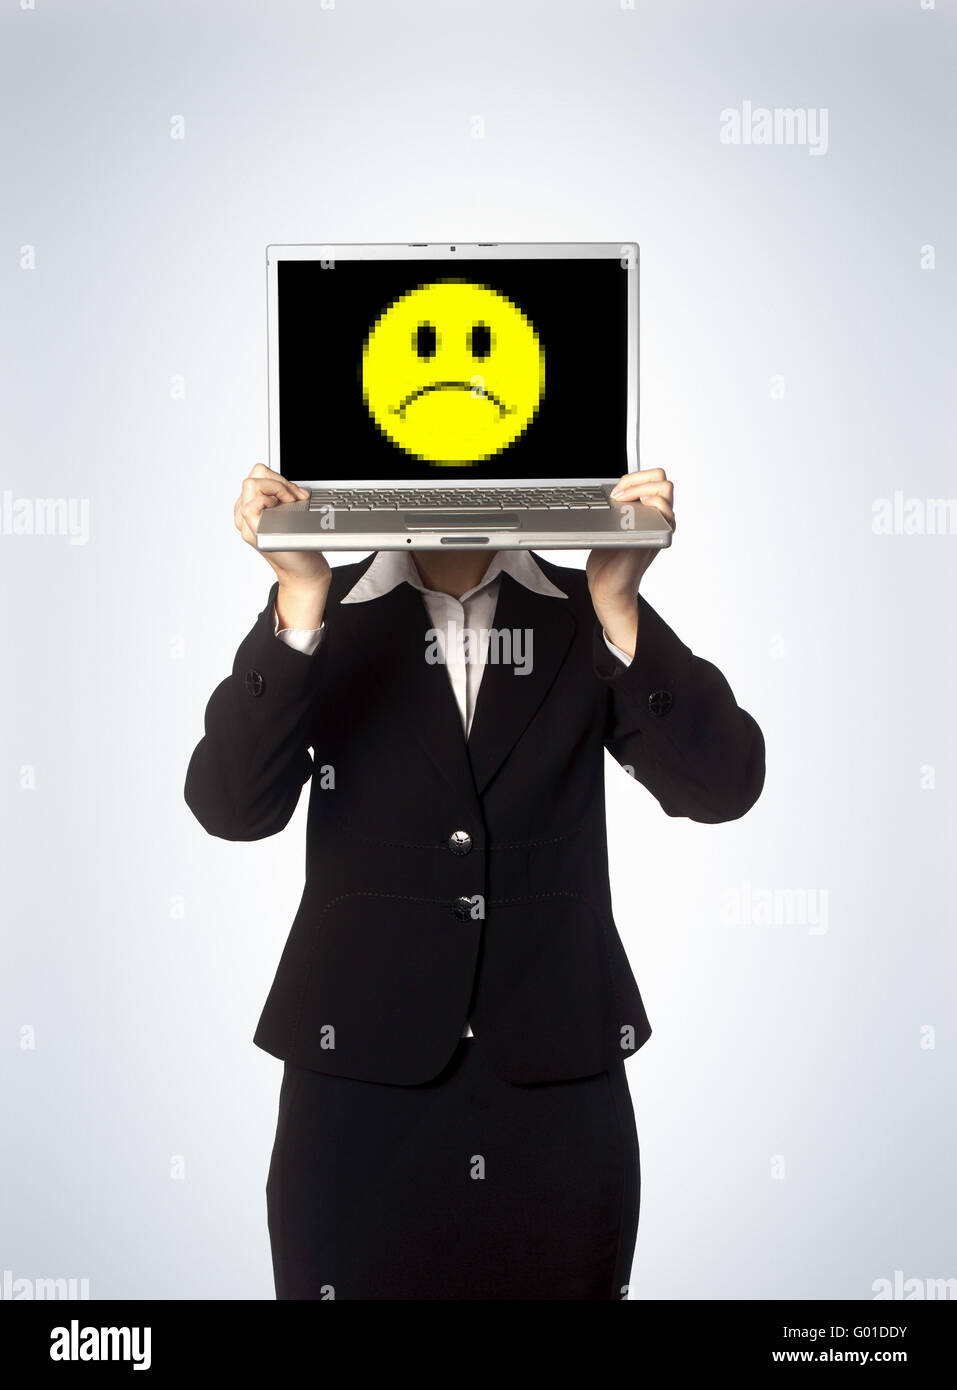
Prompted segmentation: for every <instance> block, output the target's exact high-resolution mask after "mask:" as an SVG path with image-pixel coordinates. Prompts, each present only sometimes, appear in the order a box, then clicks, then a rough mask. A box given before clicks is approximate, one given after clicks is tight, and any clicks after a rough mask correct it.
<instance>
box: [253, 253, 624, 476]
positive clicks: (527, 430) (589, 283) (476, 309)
mask: <svg viewBox="0 0 957 1390" xmlns="http://www.w3.org/2000/svg"><path fill="white" fill-rule="evenodd" d="M638 256H639V252H638V246H637V244H636V243H634V242H614V243H611V242H608V243H605V242H602V243H581V244H579V243H559V242H551V243H511V244H509V243H504V242H503V243H497V244H488V243H479V244H477V245H466V244H463V243H460V242H448V243H439V244H428V245H426V244H417V243H414V244H408V245H379V246H373V245H368V246H367V245H343V244H336V245H300V246H269V247H267V248H266V266H267V310H268V349H269V465H270V467H271V468H273V469H275V470H276V471H277V472H279V473H282V474H284V475H285V476H286V477H288V478H291V479H295V480H297V481H301V482H308V483H312V484H316V483H324V484H328V485H330V486H356V485H363V484H370V483H371V484H382V485H387V484H392V485H397V486H401V487H404V486H410V485H418V486H422V485H437V486H441V487H442V488H445V489H448V488H451V487H463V486H464V487H468V486H474V485H475V484H476V482H479V481H480V482H481V483H482V485H483V486H486V487H491V486H495V485H496V484H508V485H510V486H513V487H514V486H515V485H516V484H519V485H527V484H533V483H539V482H552V481H561V482H569V483H579V482H585V483H594V482H605V481H608V480H611V479H613V478H617V477H618V476H619V475H620V474H622V473H626V472H633V471H634V470H635V469H637V468H638V467H639V462H638V281H639V275H638Z"/></svg>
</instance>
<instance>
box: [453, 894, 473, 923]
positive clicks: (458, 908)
mask: <svg viewBox="0 0 957 1390" xmlns="http://www.w3.org/2000/svg"><path fill="white" fill-rule="evenodd" d="M452 911H453V913H454V914H455V916H456V917H457V918H458V920H459V921H460V922H467V921H468V919H469V918H470V917H471V915H472V899H471V898H456V899H455V902H454V903H453V904H452Z"/></svg>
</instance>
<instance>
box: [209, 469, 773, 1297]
mask: <svg viewBox="0 0 957 1390" xmlns="http://www.w3.org/2000/svg"><path fill="white" fill-rule="evenodd" d="M304 491H305V490H304V489H301V488H299V487H298V486H297V485H296V484H294V483H289V482H287V481H286V480H285V479H284V478H282V477H280V476H279V475H278V474H276V473H273V472H272V471H271V470H269V469H267V468H265V467H264V466H263V465H262V464H257V465H256V467H255V468H254V469H253V471H252V473H251V474H250V475H249V477H248V478H247V479H245V481H244V483H243V488H242V493H241V496H240V498H239V499H238V500H237V502H236V507H235V523H236V526H237V528H238V529H239V531H240V533H241V534H242V536H243V538H244V539H245V540H246V541H247V542H249V543H250V544H251V545H253V546H255V543H256V529H257V526H258V520H259V517H260V515H261V513H262V511H263V509H264V508H265V507H271V506H275V505H277V503H279V502H286V501H298V500H300V498H301V497H302V496H303V494H304ZM618 495H619V496H620V498H621V499H622V500H623V501H626V502H631V503H633V504H634V505H636V506H654V507H657V508H658V509H659V510H660V511H661V512H662V513H663V514H664V515H665V516H666V517H667V519H668V521H669V522H670V524H671V525H672V526H674V524H675V523H674V512H673V487H672V484H671V483H670V482H669V481H668V480H667V478H666V477H665V475H664V473H663V471H662V470H661V469H648V470H645V471H643V472H640V473H635V474H631V475H629V476H627V477H625V478H623V479H622V480H621V482H620V483H619V487H618ZM655 553H656V552H655V551H653V550H642V549H623V550H620V551H596V552H594V553H593V554H592V555H591V556H590V557H589V560H588V564H587V567H586V571H585V572H584V573H582V572H581V571H578V570H572V569H567V568H564V567H559V566H557V565H553V564H551V563H550V562H548V561H545V560H542V559H540V558H538V557H533V556H532V555H530V554H529V553H527V552H518V551H505V552H498V553H496V554H494V555H492V556H491V557H490V556H489V554H488V553H487V552H465V553H463V552H455V553H434V552H425V553H420V554H418V555H417V556H416V557H415V559H414V561H413V557H412V556H411V555H410V554H407V553H404V552H400V553H387V552H382V553H380V554H378V555H375V556H373V557H371V558H370V559H366V560H363V561H361V562H359V563H358V564H353V565H344V566H340V567H337V569H336V570H334V571H333V570H331V569H330V567H329V565H328V563H327V562H326V560H325V559H324V557H323V556H322V555H320V554H318V553H315V552H288V553H275V552H273V553H266V554H265V558H266V559H267V561H268V562H269V564H270V565H271V566H272V568H273V570H274V571H275V574H276V582H275V583H274V584H273V586H272V588H271V590H270V594H269V599H268V601H267V604H266V606H265V607H264V609H263V610H262V611H261V612H260V614H259V616H258V618H257V620H256V623H255V624H254V625H253V627H252V629H251V630H250V632H249V633H248V634H247V636H246V637H245V638H244V639H243V642H242V643H241V644H240V647H239V650H238V652H237V654H236V659H235V661H234V664H233V670H232V672H231V674H230V675H229V676H228V677H227V678H226V680H224V681H223V682H222V684H221V685H220V686H219V687H218V688H217V689H216V691H215V692H214V693H213V695H212V697H211V699H210V701H209V704H208V706H207V710H206V720H205V733H204V736H203V738H202V739H201V740H200V742H199V744H198V745H197V747H196V749H195V751H194V753H193V756H192V759H191V761H190V765H189V769H188V772H187V777H186V787H185V795H186V800H187V803H188V804H189V806H190V808H191V810H192V811H193V813H194V814H195V815H196V817H197V819H198V820H199V821H200V823H201V824H202V825H203V826H204V827H205V829H206V830H207V831H209V833H211V834H214V835H218V836H221V837H223V838H226V839H232V840H253V839H260V838H262V837H264V836H267V835H272V834H275V833H276V832H278V831H279V830H281V829H282V828H283V827H284V826H285V825H286V824H287V822H288V820H289V818H290V816H291V815H292V812H293V810H294V809H295V807H296V804H297V802H298V800H299V795H300V792H301V789H302V786H303V784H304V783H305V782H306V781H307V780H309V779H310V778H311V780H312V786H311V794H310V801H309V816H308V822H307V834H306V881H305V886H304V891H303V896H302V901H301V903H300V907H299V911H298V912H297V915H296V919H295V921H294V922H293V924H292V928H291V930H290V933H289V937H288V939H287V942H286V945H285V948H284V950H283V953H282V957H281V959H280V962H279V966H278V969H277V972H276V977H275V980H274V982H273V985H272V988H271V990H270V993H269V996H268V998H267V1001H266V1004H265V1007H264V1009H263V1012H262V1015H261V1017H260V1020H259V1025H258V1027H257V1030H256V1033H255V1038H254V1041H255V1042H256V1044H257V1045H258V1046H260V1047H262V1048H264V1049H265V1050H266V1051H268V1052H270V1053H271V1054H272V1055H274V1056H276V1057H279V1058H281V1059H282V1060H283V1062H284V1071H283V1080H282V1086H281V1090H280V1100H279V1116H278V1124H277V1129H276V1135H275V1142H274V1145H273V1151H272V1158H271V1162H270V1167H269V1175H268V1179H267V1184H266V1197H267V1215H268V1222H269V1232H270V1239H271V1244H272V1256H273V1267H274V1273H275V1282H276V1293H277V1297H278V1298H281V1299H323V1298H329V1299H333V1298H335V1299H342V1298H345V1299H512V1300H517V1299H599V1300H602V1299H621V1298H625V1297H627V1287H628V1280H629V1277H630V1269H631V1262H632V1257H633V1253H634V1246H635V1239H636V1233H637V1225H638V1209H639V1193H640V1176H639V1154H638V1138H637V1132H636V1126H635V1118H634V1112H633V1109H632V1103H631V1099H630V1095H629V1089H628V1084H627V1079H626V1076H625V1061H626V1060H627V1058H628V1057H630V1056H632V1055H633V1054H634V1053H635V1052H636V1051H637V1050H638V1048H640V1047H641V1046H642V1045H643V1044H644V1042H645V1041H647V1038H648V1036H649V1035H650V1032H651V1028H650V1025H649V1023H648V1019H647V1016H646V1014H645V1010H644V1006H643V1003H642V1000H641V995H640V993H639V990H638V986H637V983H636V981H635V979H634V976H633V974H632V972H631V969H630V966H629V963H628V960H627V957H626V956H625V953H624V949H623V947H622V944H621V941H620V938H619V935H618V931H617V927H616V925H615V922H614V918H613V915H612V909H611V901H610V890H609V885H608V872H607V855H606V845H605V818H604V780H603V779H604V750H605V749H607V750H608V751H609V752H611V753H612V755H613V756H614V757H615V758H616V759H617V760H618V762H620V763H621V764H622V765H623V766H625V767H626V768H627V769H628V771H629V772H631V773H632V775H633V776H634V777H635V779H636V780H638V781H640V782H641V783H643V785H644V786H645V787H646V788H647V789H648V790H649V791H650V792H651V793H652V795H653V796H654V797H655V798H656V799H657V801H658V803H659V805H660V806H661V808H662V809H663V810H664V811H665V813H666V814H667V815H669V816H686V817H689V818H691V819H693V820H697V821H702V822H718V821H726V820H732V819H735V818H737V817H739V816H742V815H744V814H745V812H746V811H747V810H749V809H750V807H751V806H752V805H753V804H754V802H755V801H756V800H757V797H758V796H759V794H760V792H761V789H762V786H763V783H764V771H765V764H764V740H763V737H762V734H761V731H760V729H759V728H758V726H757V724H756V723H755V721H754V720H753V718H752V717H751V716H750V714H748V713H747V712H746V711H745V710H743V709H741V708H740V707H739V706H738V704H737V703H736V701H735V698H734V695H733V693H732V691H731V689H730V687H729V685H728V683H727V681H726V680H725V679H724V677H723V676H722V674H721V672H720V671H719V670H718V669H717V668H716V667H715V666H713V665H712V664H711V663H710V662H708V661H706V660H704V659H703V658H701V657H698V656H696V655H694V654H693V653H692V652H691V650H690V649H689V648H688V647H687V646H686V645H685V644H684V643H683V642H681V640H680V639H679V638H678V637H677V636H676V635H675V633H673V632H672V630H671V629H670V628H669V627H668V626H667V624H666V623H665V622H664V621H663V619H661V618H660V617H659V615H658V614H657V613H656V612H655V610H654V609H653V608H652V607H651V606H650V605H649V604H648V603H647V601H646V600H645V599H644V597H643V596H642V595H640V594H639V584H640V581H641V578H642V576H643V574H644V572H645V570H646V569H647V567H648V565H649V564H650V563H651V560H652V559H653V557H654V555H655ZM310 749H311V750H312V754H310ZM636 861H637V865H638V868H639V870H640V868H641V847H640V846H636Z"/></svg>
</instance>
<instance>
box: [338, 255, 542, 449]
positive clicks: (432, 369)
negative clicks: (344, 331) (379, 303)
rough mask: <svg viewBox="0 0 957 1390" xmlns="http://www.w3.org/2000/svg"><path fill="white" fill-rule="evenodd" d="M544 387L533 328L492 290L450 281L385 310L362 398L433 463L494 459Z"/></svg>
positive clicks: (392, 432) (371, 343) (395, 435)
mask: <svg viewBox="0 0 957 1390" xmlns="http://www.w3.org/2000/svg"><path fill="white" fill-rule="evenodd" d="M544 390H545V353H544V351H543V349H542V345H541V343H540V342H539V339H538V334H537V333H536V331H535V328H534V326H533V325H532V323H531V321H530V320H529V319H528V318H527V317H526V315H525V314H524V313H523V312H522V311H521V309H519V308H518V307H517V306H516V305H515V304H513V303H512V301H511V300H510V299H509V298H507V296H506V295H504V294H499V292H498V291H497V290H492V289H489V288H488V286H487V285H473V284H469V283H468V282H467V281H464V280H444V281H439V282H438V283H436V284H433V285H420V286H419V288H418V289H414V290H409V292H408V293H407V294H404V295H401V296H400V297H399V298H398V299H397V300H395V301H394V302H393V303H392V304H390V305H389V306H388V308H386V309H384V310H383V312H382V313H381V314H380V315H379V317H378V318H377V319H376V321H375V323H374V324H373V326H372V328H371V330H370V331H369V335H368V337H367V338H366V341H365V343H364V345H363V348H362V393H363V396H364V398H365V402H366V405H367V406H368V408H369V413H370V414H371V416H372V418H373V419H374V420H375V422H376V424H377V425H378V426H379V429H380V430H381V431H382V433H383V434H384V435H386V437H387V438H388V439H391V440H392V442H393V443H394V444H397V445H398V446H399V448H400V449H404V450H405V451H406V452H407V453H409V454H411V455H413V457H415V458H419V459H423V460H425V461H427V462H429V463H438V464H445V465H451V466H455V465H460V464H468V463H473V462H477V461H478V460H480V459H486V458H489V457H490V456H491V455H492V454H497V453H498V452H499V451H500V450H502V449H504V448H506V447H507V446H508V445H509V444H511V442H512V440H513V439H517V438H518V436H519V435H520V434H521V433H522V432H523V431H524V430H525V429H526V428H527V426H528V424H529V422H530V421H531V420H532V418H533V416H534V415H535V412H536V411H537V410H538V405H539V402H540V400H541V398H542V395H543V393H544Z"/></svg>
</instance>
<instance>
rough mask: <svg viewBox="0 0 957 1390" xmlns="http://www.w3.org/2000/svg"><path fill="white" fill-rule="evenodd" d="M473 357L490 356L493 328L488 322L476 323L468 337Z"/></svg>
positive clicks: (467, 341)
mask: <svg viewBox="0 0 957 1390" xmlns="http://www.w3.org/2000/svg"><path fill="white" fill-rule="evenodd" d="M466 343H467V345H468V350H469V352H470V353H471V354H472V356H473V357H488V355H489V353H490V352H491V351H492V330H491V328H489V326H488V324H487V323H474V324H473V325H472V327H471V328H470V329H469V332H468V337H467V339H466Z"/></svg>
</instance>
